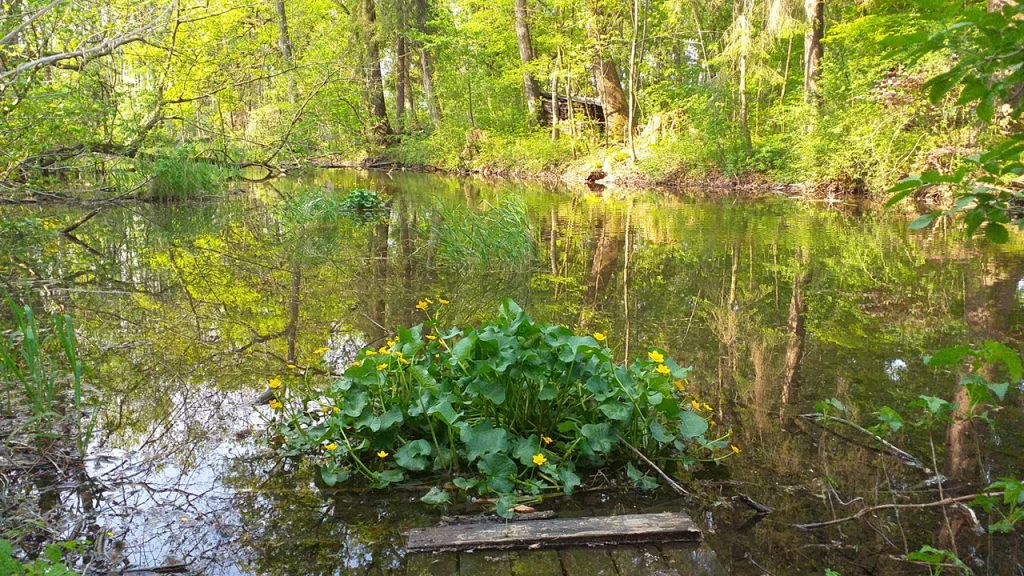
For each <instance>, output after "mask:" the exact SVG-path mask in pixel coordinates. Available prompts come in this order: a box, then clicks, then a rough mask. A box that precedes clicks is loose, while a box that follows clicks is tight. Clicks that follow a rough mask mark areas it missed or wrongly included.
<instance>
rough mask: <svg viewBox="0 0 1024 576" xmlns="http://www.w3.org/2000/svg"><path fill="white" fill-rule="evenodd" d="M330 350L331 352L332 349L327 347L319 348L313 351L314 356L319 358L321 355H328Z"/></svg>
mask: <svg viewBox="0 0 1024 576" xmlns="http://www.w3.org/2000/svg"><path fill="white" fill-rule="evenodd" d="M328 350H330V348H328V347H326V346H323V347H321V348H317V349H316V350H313V354H316V355H317V356H319V355H320V354H325V353H327V351H328Z"/></svg>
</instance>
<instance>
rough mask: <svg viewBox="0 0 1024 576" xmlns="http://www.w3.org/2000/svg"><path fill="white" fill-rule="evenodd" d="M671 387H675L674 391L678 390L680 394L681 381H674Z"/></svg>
mask: <svg viewBox="0 0 1024 576" xmlns="http://www.w3.org/2000/svg"><path fill="white" fill-rule="evenodd" d="M672 385H673V386H675V387H676V390H679V391H680V392H682V391H683V381H682V380H676V381H675V382H673V383H672Z"/></svg>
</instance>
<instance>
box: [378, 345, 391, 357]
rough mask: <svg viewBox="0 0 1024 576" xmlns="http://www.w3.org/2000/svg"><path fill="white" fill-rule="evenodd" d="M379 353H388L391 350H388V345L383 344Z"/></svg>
mask: <svg viewBox="0 0 1024 576" xmlns="http://www.w3.org/2000/svg"><path fill="white" fill-rule="evenodd" d="M377 353H378V354H384V355H387V354H391V350H388V347H387V346H381V347H380V348H378V349H377Z"/></svg>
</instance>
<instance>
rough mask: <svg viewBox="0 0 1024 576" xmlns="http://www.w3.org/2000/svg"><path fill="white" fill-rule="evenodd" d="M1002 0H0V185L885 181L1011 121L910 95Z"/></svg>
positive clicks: (934, 164) (868, 185)
mask: <svg viewBox="0 0 1024 576" xmlns="http://www.w3.org/2000/svg"><path fill="white" fill-rule="evenodd" d="M1015 10H1017V7H1016V5H1015V4H1007V3H1005V2H1002V1H1000V0H990V1H989V2H988V3H987V4H986V3H983V2H969V3H966V4H964V3H961V2H950V1H946V0H915V1H905V2H904V1H889V0H883V1H868V2H850V1H847V0H806V1H805V2H803V3H801V2H797V1H794V0H735V1H731V2H724V1H720V0H716V1H712V2H697V1H695V0H632V1H630V0H498V1H496V2H480V1H479V0H448V1H445V2H441V1H438V0H253V1H242V0H210V1H204V2H196V1H194V0H170V1H168V0H146V1H142V2H138V1H132V2H127V1H122V0H115V1H113V2H107V1H103V2H101V1H98V0H81V1H78V2H67V1H64V0H49V1H47V0H2V1H0V182H2V183H3V184H2V186H3V187H4V188H5V189H19V188H30V189H45V188H61V189H74V188H76V187H80V186H81V185H79V184H74V183H73V182H74V181H75V180H76V178H77V177H78V176H79V175H81V173H82V171H83V170H88V171H91V172H92V174H93V175H92V176H91V177H90V179H89V182H90V184H89V185H91V186H95V187H99V188H104V189H110V190H115V191H119V190H126V189H131V188H132V187H134V186H137V185H139V184H140V182H142V181H144V179H145V178H146V177H150V176H152V175H153V174H154V173H155V172H159V170H158V168H159V165H160V163H161V162H166V161H167V159H169V158H170V159H174V158H179V159H184V160H192V161H195V160H202V161H203V162H205V163H209V164H211V165H215V166H217V167H219V168H221V169H223V168H227V169H244V168H248V167H252V166H262V167H264V168H266V169H267V170H269V171H271V172H277V171H279V170H281V169H283V168H288V167H292V166H296V165H321V166H323V165H337V164H339V163H344V162H352V161H361V160H366V159H371V162H378V161H380V162H392V163H399V164H404V165H430V166H436V167H440V168H443V169H480V170H491V171H516V172H540V171H563V170H567V169H570V168H571V167H575V168H577V169H579V170H582V171H590V170H598V169H601V168H602V167H603V168H605V169H607V168H608V167H609V166H621V167H624V168H622V169H623V170H625V171H629V172H634V173H640V174H643V175H645V176H648V177H651V178H653V179H662V180H664V179H666V178H671V177H676V176H680V175H682V176H685V177H688V178H694V177H698V178H706V177H709V176H718V175H724V176H736V175H753V174H756V175H761V176H765V177H767V178H768V179H769V180H771V181H774V182H781V183H792V182H801V183H810V184H816V185H836V184H838V185H841V186H844V187H846V188H854V189H857V190H865V189H866V190H871V191H875V192H879V193H881V192H883V191H884V190H885V189H886V188H887V187H888V186H890V185H892V184H893V183H895V182H897V181H899V180H900V179H901V178H903V177H904V176H906V175H907V174H911V173H915V172H920V171H924V170H929V169H952V168H955V167H956V166H957V164H958V162H959V159H960V158H962V157H964V156H966V155H970V154H972V153H976V152H978V151H979V150H982V149H984V147H986V146H988V145H990V144H991V142H993V141H998V140H999V139H1000V138H1002V137H1004V136H1005V135H1007V134H1009V133H1011V132H1013V131H1014V130H1015V127H1016V123H1017V122H1018V121H1019V118H1018V117H1017V116H1018V115H1017V114H1016V112H1014V111H1013V110H1014V107H1012V106H1010V105H1006V106H1001V107H999V108H998V109H994V110H991V111H990V113H989V114H988V116H989V117H990V118H991V121H990V122H988V123H979V122H978V121H977V119H976V118H975V115H974V113H973V109H974V108H975V107H977V106H984V105H985V101H984V100H983V101H981V102H973V101H971V100H970V99H965V98H963V97H961V92H967V91H969V90H971V89H972V88H971V87H970V86H968V87H965V88H963V90H962V91H961V90H960V89H959V88H958V89H957V90H952V91H949V92H946V93H944V94H941V97H939V98H938V99H933V100H931V101H930V100H929V98H928V90H927V89H926V88H927V87H926V86H925V85H926V83H927V82H928V80H929V79H930V78H933V77H935V76H936V75H940V74H943V73H944V72H948V71H949V70H950V69H951V68H952V67H953V66H954V65H955V63H956V62H957V60H958V58H959V56H960V54H961V53H960V52H958V48H957V47H955V46H943V47H940V48H939V49H936V50H931V51H928V52H927V53H922V52H921V51H920V50H918V49H917V48H918V45H919V44H920V43H921V42H922V41H923V40H924V39H926V38H928V37H929V36H930V35H933V34H935V33H938V32H941V31H943V30H947V29H949V28H950V27H952V26H959V25H962V24H963V23H964V22H967V21H970V20H971V19H972V18H974V17H975V16H977V15H979V14H986V13H988V14H992V13H1000V11H1005V13H1006V17H1007V18H1010V17H1012V14H1011V13H1013V12H1014V11H1015ZM977 41H978V42H985V41H986V40H985V38H984V37H982V38H979V39H977ZM960 48H963V46H961V47H960ZM1011 56H1012V55H1011ZM1017 59H1019V57H1018V58H1017ZM955 80H956V79H953V81H951V82H955ZM947 88H948V87H947ZM933 92H934V91H933ZM1014 98H1016V99H1017V100H1019V95H1017V96H1014ZM989 105H991V102H989ZM174 166H177V167H180V166H181V164H180V163H179V164H175V165H174ZM97 170H98V171H99V173H100V174H102V178H101V181H97V179H96V177H95V172H96V171H97Z"/></svg>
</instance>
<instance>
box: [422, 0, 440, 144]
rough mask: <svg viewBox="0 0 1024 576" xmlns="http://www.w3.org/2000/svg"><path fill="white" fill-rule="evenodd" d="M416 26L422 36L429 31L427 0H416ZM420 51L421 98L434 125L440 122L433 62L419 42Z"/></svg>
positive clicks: (427, 51) (428, 33)
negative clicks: (424, 101) (425, 103)
mask: <svg viewBox="0 0 1024 576" xmlns="http://www.w3.org/2000/svg"><path fill="white" fill-rule="evenodd" d="M416 27H417V29H418V30H419V31H420V33H421V34H423V35H424V36H429V35H430V33H431V31H430V29H429V26H427V0H416ZM419 53H420V76H421V77H422V79H423V98H424V99H425V100H426V101H427V110H429V111H430V120H431V121H432V122H433V123H434V125H435V126H437V125H438V124H440V123H441V105H440V104H439V103H438V101H437V95H436V94H434V63H433V60H432V59H431V56H430V51H429V50H427V48H426V47H425V46H423V45H422V44H421V43H420V44H419Z"/></svg>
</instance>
